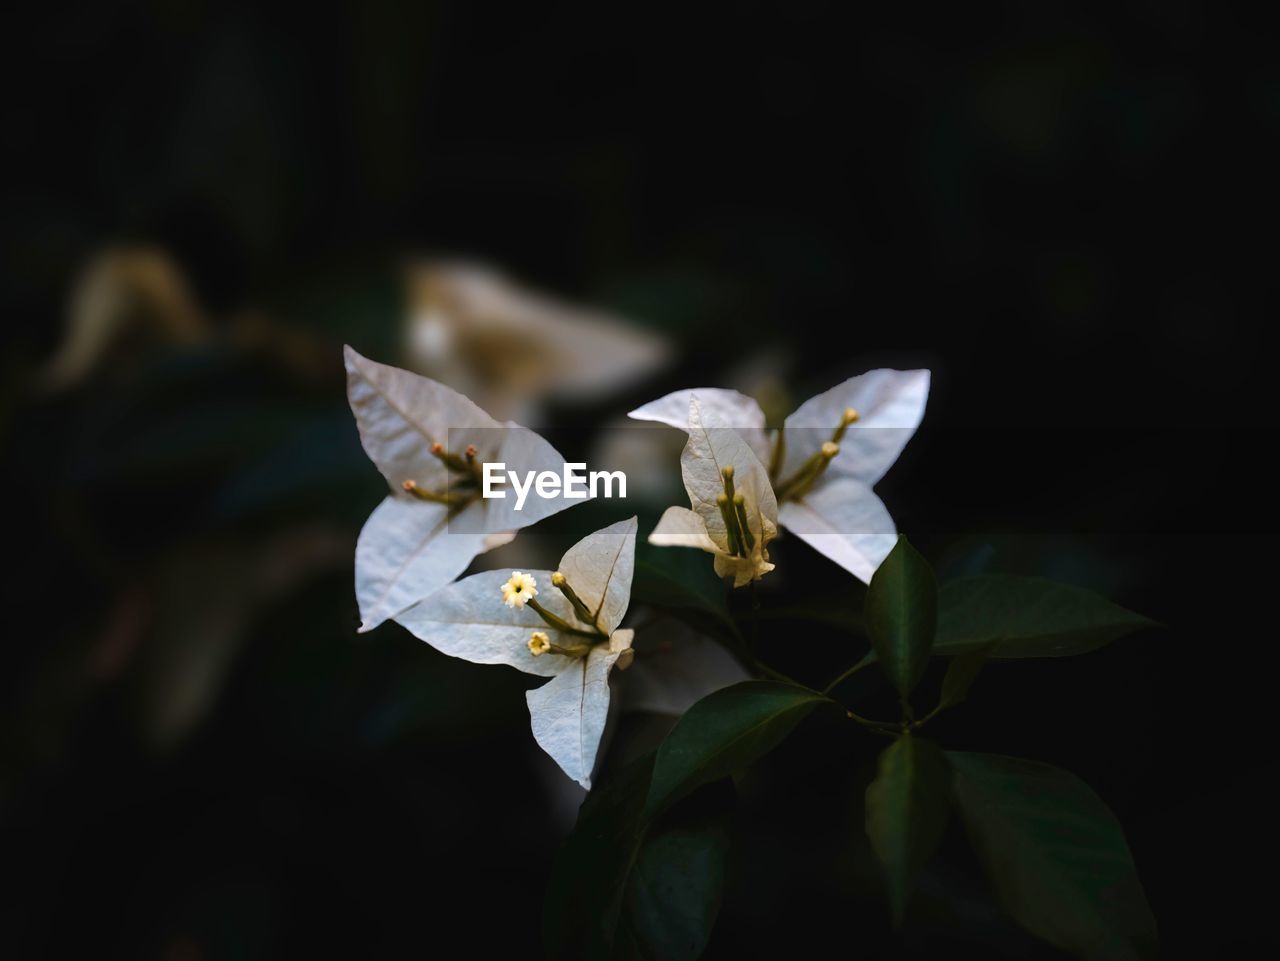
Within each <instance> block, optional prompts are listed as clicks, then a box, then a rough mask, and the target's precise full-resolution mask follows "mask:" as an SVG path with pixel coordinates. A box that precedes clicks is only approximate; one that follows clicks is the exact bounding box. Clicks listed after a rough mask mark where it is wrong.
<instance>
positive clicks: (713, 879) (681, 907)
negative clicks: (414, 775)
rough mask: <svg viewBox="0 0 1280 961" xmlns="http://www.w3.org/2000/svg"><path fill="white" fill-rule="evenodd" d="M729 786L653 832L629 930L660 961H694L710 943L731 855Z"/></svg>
mask: <svg viewBox="0 0 1280 961" xmlns="http://www.w3.org/2000/svg"><path fill="white" fill-rule="evenodd" d="M732 802H733V786H732V783H731V782H729V781H728V780H722V781H719V782H717V783H715V784H709V785H707V786H706V787H705V788H703V789H702V790H700V791H697V792H695V793H694V794H693V795H692V796H691V797H688V798H686V799H685V800H684V801H682V802H681V803H680V804H678V805H677V806H676V807H675V808H674V809H673V810H672V811H671V812H669V813H668V814H666V815H664V816H663V817H661V818H660V819H659V820H658V822H657V823H656V824H655V825H654V826H653V827H652V828H650V829H649V832H648V834H647V836H646V837H645V840H644V843H643V844H642V845H641V846H640V854H639V857H637V858H636V861H635V865H634V867H633V868H632V871H631V878H630V883H629V884H628V886H627V899H626V912H625V917H626V921H627V925H628V927H629V929H630V931H631V933H632V935H633V936H634V938H635V940H636V941H638V942H639V943H640V944H641V945H642V946H643V948H644V949H645V951H644V953H645V954H646V956H648V957H650V958H654V959H661V961H693V959H694V958H697V957H698V956H699V955H701V954H702V952H703V949H704V948H706V946H707V941H708V940H709V939H710V937H711V929H712V927H713V926H714V925H715V920H716V915H717V914H719V912H720V896H721V892H722V891H723V888H724V863H725V855H726V854H727V853H728V849H729V831H728V823H727V821H728V819H727V817H726V812H727V811H728V810H729V808H730V806H731V805H732Z"/></svg>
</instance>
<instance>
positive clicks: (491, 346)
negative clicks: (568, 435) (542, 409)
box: [407, 260, 671, 416]
mask: <svg viewBox="0 0 1280 961" xmlns="http://www.w3.org/2000/svg"><path fill="white" fill-rule="evenodd" d="M408 296H409V304H410V316H409V329H408V334H409V343H408V345H407V347H408V352H409V356H410V361H411V363H412V364H413V365H414V366H415V367H416V368H419V369H421V370H422V371H423V372H424V373H434V374H438V375H442V376H446V377H447V378H448V379H449V381H450V383H456V384H458V386H459V387H461V388H462V389H464V390H466V391H467V392H468V393H471V394H472V395H473V396H476V397H483V398H485V400H486V401H487V402H490V403H492V404H493V405H494V406H493V408H492V409H495V410H499V411H501V412H502V413H503V414H504V415H514V414H519V415H520V416H527V415H528V414H529V412H530V410H531V409H536V408H533V407H531V405H533V404H536V402H538V401H541V400H543V399H554V400H557V401H575V400H576V401H580V400H584V399H590V398H593V397H596V396H599V395H602V394H608V393H613V392H615V391H618V390H621V389H623V388H625V387H627V386H629V385H630V384H631V383H633V382H635V381H636V380H638V379H639V378H641V377H643V376H645V375H647V374H649V373H651V372H652V371H653V370H655V369H656V368H657V367H659V366H660V365H662V364H664V363H666V362H667V360H668V359H669V358H670V355H671V350H670V346H669V345H668V343H667V342H666V340H665V339H663V338H661V337H659V336H658V335H656V334H654V333H652V332H650V331H646V330H642V329H640V328H637V327H634V326H632V325H631V324H628V323H626V322H625V321H623V320H622V319H620V318H618V317H614V316H612V315H609V314H605V313H603V312H601V311H597V310H591V309H587V308H584V307H580V306H575V305H570V304H565V303H561V302H559V301H557V300H554V299H552V298H550V297H546V296H544V295H542V294H539V293H537V292H535V291H532V290H529V289H527V288H526V287H524V286H523V285H521V284H518V283H516V282H514V281H512V280H511V279H510V278H508V277H506V276H504V275H503V274H502V273H500V272H498V271H496V270H494V269H492V268H489V267H485V266H483V265H480V264H475V263H467V262H464V261H457V260H453V261H441V260H435V261H430V262H427V263H422V264H417V265H415V266H413V267H411V269H410V272H409V291H408Z"/></svg>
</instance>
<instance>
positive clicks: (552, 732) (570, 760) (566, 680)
mask: <svg viewBox="0 0 1280 961" xmlns="http://www.w3.org/2000/svg"><path fill="white" fill-rule="evenodd" d="M631 639H632V637H631V631H618V632H617V633H615V634H614V635H613V637H611V638H610V639H609V643H608V644H600V645H597V646H596V647H595V648H593V649H592V651H591V653H590V654H588V655H587V656H586V657H585V658H577V659H575V660H574V663H573V664H572V665H570V666H569V667H567V668H566V669H565V670H564V671H563V672H562V673H560V674H558V675H556V676H555V677H554V678H552V679H551V680H550V681H548V682H547V683H546V684H544V685H542V687H538V688H534V689H533V690H532V691H529V692H527V693H526V694H525V699H526V700H527V701H528V703H529V720H530V722H531V725H532V727H533V736H534V739H535V740H536V741H537V742H538V744H539V745H540V746H541V747H542V749H543V750H544V751H546V752H547V753H548V754H550V755H551V757H552V758H554V759H555V762H556V763H557V764H559V765H560V767H561V769H562V770H563V771H564V773H565V774H567V775H569V777H571V778H573V779H574V780H575V781H577V782H578V783H579V784H581V785H582V786H583V787H585V788H588V789H590V787H591V772H592V770H593V769H594V768H595V763H596V751H597V750H598V749H599V747H600V737H601V735H602V734H603V733H604V725H605V720H606V719H607V718H608V716H609V671H610V670H611V669H612V668H613V665H614V664H615V663H616V662H617V660H618V657H619V656H620V655H621V654H622V652H623V651H624V650H626V649H627V648H628V647H630V646H631Z"/></svg>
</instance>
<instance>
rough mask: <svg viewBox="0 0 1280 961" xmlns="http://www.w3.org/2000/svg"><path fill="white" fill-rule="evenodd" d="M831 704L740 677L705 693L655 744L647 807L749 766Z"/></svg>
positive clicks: (651, 809) (658, 807)
mask: <svg viewBox="0 0 1280 961" xmlns="http://www.w3.org/2000/svg"><path fill="white" fill-rule="evenodd" d="M832 703H834V702H832V701H830V700H828V699H827V698H825V697H822V696H821V695H819V694H814V693H813V692H812V691H809V690H806V689H805V688H802V687H796V686H795V685H792V684H782V683H778V682H776V681H743V682H742V683H741V684H735V685H733V686H732V687H726V688H724V689H723V690H720V691H716V692H715V693H714V694H710V695H708V696H707V697H704V698H703V699H702V700H701V701H699V702H698V703H697V704H695V705H693V707H691V708H689V710H688V711H686V712H685V713H684V716H683V717H681V718H680V720H679V721H677V722H676V726H675V727H674V728H672V729H671V733H670V734H668V735H667V737H666V739H665V740H664V741H663V742H662V745H661V746H660V747H659V748H658V757H657V761H656V763H655V764H654V768H653V781H652V783H651V784H650V786H649V798H648V801H647V802H646V811H647V812H648V813H649V815H650V816H653V815H656V814H657V813H659V812H660V811H662V810H663V809H664V808H666V807H667V806H668V805H670V804H671V803H673V802H674V801H676V800H678V799H679V798H681V797H683V796H684V795H686V794H688V793H689V792H690V791H692V790H693V789H694V788H696V787H698V786H699V785H702V784H707V783H709V782H711V781H715V780H719V779H720V778H722V777H726V776H728V775H730V774H733V773H734V772H736V771H740V770H742V769H743V768H746V767H748V766H750V765H751V764H752V763H753V762H754V761H755V760H756V759H757V758H759V757H761V756H763V755H764V754H767V753H768V752H769V751H770V750H772V749H773V748H774V747H775V746H776V745H777V744H778V743H779V742H780V741H781V740H782V739H783V738H784V737H786V736H787V735H788V734H789V733H791V730H792V728H794V727H795V726H796V725H797V724H799V723H800V721H801V720H802V719H803V718H804V717H806V716H807V715H808V714H809V712H810V711H812V710H813V709H814V708H815V707H817V706H818V705H819V704H832Z"/></svg>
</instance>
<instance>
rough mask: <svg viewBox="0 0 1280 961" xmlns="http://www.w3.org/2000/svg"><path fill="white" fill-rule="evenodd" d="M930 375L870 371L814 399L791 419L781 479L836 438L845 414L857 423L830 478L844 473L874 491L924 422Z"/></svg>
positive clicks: (787, 428)
mask: <svg viewBox="0 0 1280 961" xmlns="http://www.w3.org/2000/svg"><path fill="white" fill-rule="evenodd" d="M928 399H929V371H927V370H889V369H880V370H872V371H868V372H867V373H865V374H860V375H859V376H857V377H850V378H849V379H848V380H846V381H845V382H844V383H842V384H838V385H836V386H835V387H832V388H831V389H830V390H828V391H824V392H823V393H821V394H818V395H817V396H816V397H811V398H810V399H809V400H807V401H805V402H804V403H803V404H801V405H800V406H799V407H798V408H797V409H796V410H795V411H794V412H793V413H792V414H791V416H790V417H788V418H787V420H786V457H785V460H784V463H783V469H782V472H781V475H780V476H781V477H783V478H786V477H790V476H792V475H793V474H794V473H795V472H796V471H797V470H799V469H800V468H801V466H802V465H803V464H804V463H805V461H807V460H808V459H809V458H810V457H811V456H812V455H813V454H814V453H815V452H816V451H817V450H818V448H820V447H821V446H822V444H823V442H824V441H827V440H830V439H831V432H832V431H833V430H834V429H835V428H836V427H837V426H838V425H839V424H840V422H841V418H842V416H843V415H844V412H845V410H846V409H848V408H853V409H854V410H856V411H857V412H858V420H857V422H856V423H854V424H852V425H851V426H850V427H849V429H848V431H847V432H846V434H845V436H844V438H843V439H842V440H841V441H840V453H839V454H838V455H837V456H836V457H835V458H834V459H833V460H832V461H831V464H830V466H829V467H828V468H827V471H828V473H832V474H843V475H845V476H848V477H854V478H857V479H858V480H860V481H863V482H865V483H866V484H869V485H872V486H874V485H875V484H876V482H877V481H879V480H880V478H882V477H883V476H884V475H885V473H886V472H887V471H888V470H889V468H890V467H892V466H893V463H894V461H896V460H897V459H898V455H899V454H901V453H902V449H903V448H904V447H906V446H907V441H909V440H911V437H912V435H914V434H915V432H916V428H917V427H919V426H920V421H921V419H922V418H923V417H924V409H925V404H926V402H927V401H928Z"/></svg>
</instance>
